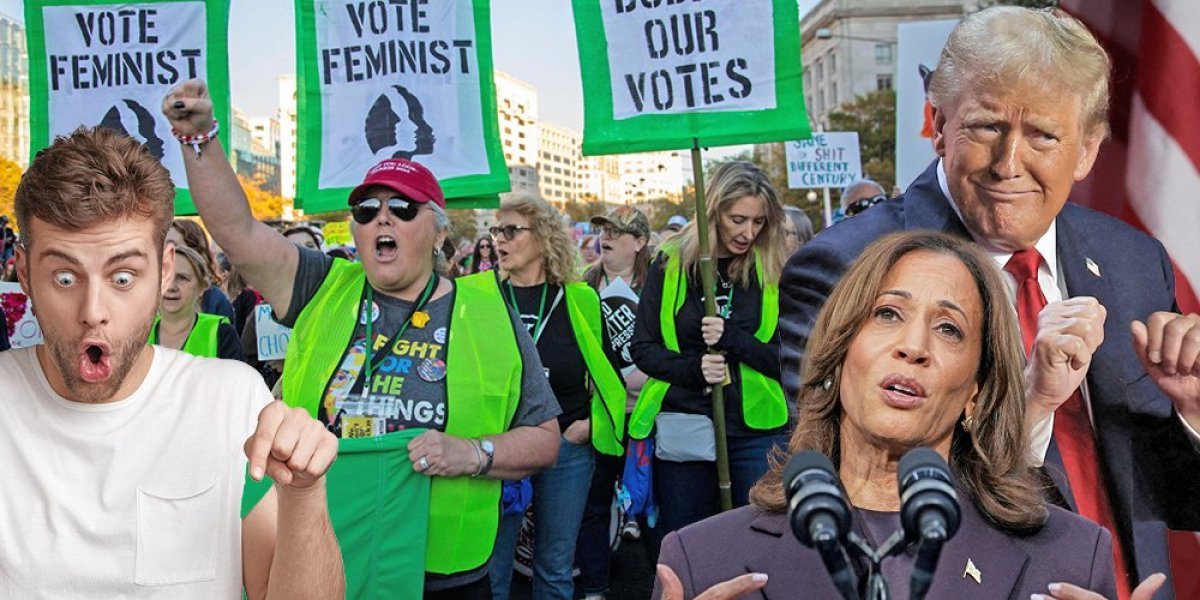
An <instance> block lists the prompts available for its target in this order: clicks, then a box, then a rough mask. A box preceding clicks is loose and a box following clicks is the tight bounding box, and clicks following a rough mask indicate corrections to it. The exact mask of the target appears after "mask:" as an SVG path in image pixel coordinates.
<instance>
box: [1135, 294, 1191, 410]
mask: <svg viewBox="0 0 1200 600" xmlns="http://www.w3.org/2000/svg"><path fill="white" fill-rule="evenodd" d="M1130 329H1131V330H1132V333H1133V349H1134V351H1135V352H1136V353H1137V356H1138V359H1139V360H1141V361H1142V366H1143V367H1145V368H1146V373H1148V374H1149V375H1150V378H1151V379H1153V380H1154V383H1156V384H1158V387H1159V389H1161V390H1162V391H1163V393H1164V394H1166V395H1167V397H1169V398H1170V399H1171V401H1172V402H1174V403H1175V410H1177V411H1179V414H1180V415H1181V416H1183V418H1184V419H1187V421H1188V423H1190V424H1191V425H1192V428H1193V429H1200V315H1181V314H1176V313H1170V312H1156V313H1154V314H1152V315H1150V318H1149V319H1146V322H1145V323H1142V322H1141V321H1134V322H1133V323H1132V324H1131V325H1130Z"/></svg>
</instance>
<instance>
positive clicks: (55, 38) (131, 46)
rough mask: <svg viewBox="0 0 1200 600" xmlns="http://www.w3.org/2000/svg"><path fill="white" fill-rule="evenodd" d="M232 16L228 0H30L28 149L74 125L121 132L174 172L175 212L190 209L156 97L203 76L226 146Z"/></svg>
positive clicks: (175, 152) (33, 151)
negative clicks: (103, 0)
mask: <svg viewBox="0 0 1200 600" xmlns="http://www.w3.org/2000/svg"><path fill="white" fill-rule="evenodd" d="M228 22H229V5H228V2H227V1H226V0H143V1H142V2H138V3H132V4H131V3H124V2H112V3H105V2H96V1H80V0H26V2H25V24H26V35H27V42H26V43H27V47H28V52H29V112H30V127H29V134H30V148H29V150H30V157H32V156H34V155H36V154H37V152H38V151H39V150H41V149H42V148H45V147H46V146H49V145H50V144H51V143H52V142H53V141H54V138H55V137H56V136H61V135H67V134H70V133H71V132H72V131H74V130H75V129H77V128H78V127H80V126H88V127H91V126H95V125H103V126H105V127H109V128H112V129H115V130H117V131H121V132H123V133H126V134H128V135H130V136H132V137H133V138H134V139H136V140H138V141H140V142H142V143H143V144H145V146H146V150H148V151H149V152H150V154H152V155H154V156H155V157H156V158H158V159H160V160H161V161H162V163H163V166H165V167H166V168H167V170H168V171H170V172H171V180H172V181H174V182H175V185H176V186H177V187H176V196H175V212H176V214H196V208H195V205H194V204H192V200H191V195H190V194H189V193H188V191H187V176H186V173H185V172H184V169H183V158H184V154H183V153H182V152H181V151H180V146H179V143H178V142H177V141H175V138H174V137H173V136H172V134H171V125H170V123H169V122H168V121H167V118H166V117H165V116H164V115H163V113H162V108H161V107H162V100H163V97H164V96H166V94H167V92H168V91H169V90H170V89H171V88H172V87H174V86H175V85H176V84H179V83H182V82H184V81H187V80H188V79H193V78H202V79H204V80H205V81H206V82H207V84H208V88H209V93H210V94H211V96H212V99H213V110H214V114H215V115H216V117H217V120H218V121H219V122H220V123H221V125H222V126H223V127H222V131H221V133H220V137H221V139H222V142H223V143H225V145H226V147H228V143H227V142H228V137H227V135H228V133H227V132H228V131H230V129H231V128H232V123H230V122H229V60H228V44H227V37H226V35H227V30H228Z"/></svg>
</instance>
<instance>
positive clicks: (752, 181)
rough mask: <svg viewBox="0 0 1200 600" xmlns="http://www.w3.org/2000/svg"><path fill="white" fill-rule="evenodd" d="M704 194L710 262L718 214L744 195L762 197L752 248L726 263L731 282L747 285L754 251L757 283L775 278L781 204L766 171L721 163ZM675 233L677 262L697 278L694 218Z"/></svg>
mask: <svg viewBox="0 0 1200 600" xmlns="http://www.w3.org/2000/svg"><path fill="white" fill-rule="evenodd" d="M704 196H705V204H706V205H707V207H706V209H705V212H706V214H707V215H708V239H709V254H710V256H711V257H712V260H713V262H716V260H717V255H718V252H719V247H720V244H721V241H720V239H719V237H718V234H717V221H718V220H720V218H721V215H722V214H723V213H725V212H726V211H728V210H729V209H730V207H731V206H732V205H733V204H734V203H735V202H737V201H738V200H741V199H742V198H745V197H746V196H754V197H755V198H758V199H760V200H762V202H763V209H764V211H765V212H766V215H767V223H766V225H764V226H763V228H762V230H761V231H759V232H758V236H757V237H755V238H754V245H753V246H752V247H751V250H752V252H747V253H745V254H742V255H740V256H735V257H734V258H733V261H732V262H731V264H730V267H729V277H730V279H731V280H732V282H733V283H734V284H736V285H739V286H742V287H749V286H750V283H751V282H752V281H753V279H754V278H753V274H754V255H755V254H758V256H760V257H762V263H763V281H759V282H758V285H759V286H762V287H766V285H767V284H769V283H776V282H778V281H779V273H780V271H782V270H783V263H784V261H785V260H786V259H787V257H786V256H784V250H783V238H784V235H786V233H785V231H784V229H783V222H784V214H783V204H781V203H780V201H779V192H778V191H776V189H775V186H773V185H771V182H770V180H768V179H767V174H766V173H764V172H763V171H762V169H759V168H758V167H757V166H755V165H754V164H753V163H749V162H745V161H730V162H726V163H722V164H721V165H720V166H718V167H717V168H716V170H714V171H713V173H712V176H711V177H710V179H709V182H708V189H707V190H706V191H705V194H704ZM677 237H678V240H679V241H678V243H679V257H680V262H681V263H682V265H683V268H684V271H685V272H686V273H688V275H689V276H691V277H694V278H697V279H696V280H698V278H699V277H700V235H699V232H698V231H697V229H696V222H695V221H693V222H691V223H688V225H687V226H686V227H684V228H683V230H682V231H680V232H679V235H678V236H677ZM672 241H674V240H672Z"/></svg>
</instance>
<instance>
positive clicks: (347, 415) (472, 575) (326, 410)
mask: <svg viewBox="0 0 1200 600" xmlns="http://www.w3.org/2000/svg"><path fill="white" fill-rule="evenodd" d="M298 250H299V252H300V262H299V264H298V265H297V267H296V281H295V283H294V284H293V286H292V304H291V306H289V307H288V311H287V314H286V315H284V317H283V319H280V320H279V322H280V323H281V324H283V325H285V326H287V327H294V326H295V324H296V319H298V318H299V317H300V312H301V311H302V310H304V307H305V306H306V305H307V304H308V302H309V301H310V300H312V297H313V296H315V295H316V293H317V290H318V289H319V288H320V287H321V283H323V282H324V281H325V276H326V275H327V274H328V273H329V269H330V267H331V265H332V264H333V259H332V258H329V257H328V256H325V255H324V254H322V253H320V252H317V251H315V250H308V249H305V248H298ZM371 295H372V300H373V303H372V304H373V306H372V307H371V313H370V314H371V319H372V320H371V337H373V338H374V339H375V343H374V345H373V346H372V348H373V350H372V352H371V355H372V356H373V357H378V356H382V358H379V359H377V360H378V362H377V363H376V362H375V361H374V360H373V361H372V362H373V363H375V364H376V365H377V366H376V367H375V369H374V370H373V373H372V375H371V382H370V385H369V386H368V388H367V393H366V394H363V391H362V390H363V385H364V381H365V379H366V378H365V377H363V367H364V366H365V364H366V350H365V348H366V346H365V343H364V340H366V337H367V335H366V334H367V328H366V323H367V321H366V311H365V310H362V309H361V308H360V310H359V313H358V325H356V326H355V328H354V334H353V335H351V336H350V344H349V345H348V346H347V348H346V352H345V353H344V354H343V355H342V362H341V363H340V364H339V365H338V368H337V370H336V371H335V372H334V375H333V377H332V378H331V379H330V381H329V384H328V385H327V386H326V388H325V393H324V394H323V395H322V397H321V402H320V405H319V408H318V411H317V413H318V414H317V416H318V417H319V418H320V419H321V422H323V423H325V426H326V427H327V428H328V429H329V430H330V431H331V432H333V433H334V435H337V436H338V437H369V436H373V435H383V434H385V433H390V432H393V431H400V430H401V429H405V428H408V427H425V428H429V429H436V430H438V431H445V429H446V414H447V406H446V373H448V372H449V370H450V369H453V368H454V366H453V365H450V364H447V363H446V357H447V351H446V343H447V341H448V340H449V335H448V332H447V327H448V325H449V322H450V309H451V307H453V306H454V292H451V293H449V294H446V295H445V296H442V297H441V298H438V299H436V300H433V301H431V302H429V303H428V304H426V306H425V307H424V309H423V310H422V311H420V312H423V313H426V315H427V320H426V317H419V318H414V319H413V320H412V323H411V324H410V325H409V326H408V327H407V328H406V329H405V331H404V333H403V335H401V336H400V339H399V340H398V341H396V342H394V343H393V342H392V340H391V339H390V338H392V337H394V336H395V334H396V332H397V331H399V329H400V327H401V325H402V324H403V323H404V321H405V320H406V319H408V318H409V314H410V313H412V311H413V304H414V303H413V302H407V301H405V300H400V299H399V298H393V297H391V296H388V295H386V294H381V293H379V292H378V291H374V290H372V294H371ZM365 304H366V298H363V305H365ZM509 318H510V319H511V321H512V325H513V331H515V332H516V336H517V348H518V349H519V350H520V352H521V362H522V365H523V372H522V373H521V398H520V400H519V401H518V402H517V411H516V414H514V415H513V422H512V425H511V427H520V426H531V427H533V426H537V425H540V424H542V423H545V422H546V421H549V420H551V419H554V418H556V417H557V416H558V415H559V413H560V412H562V411H561V409H560V408H559V406H558V401H557V400H556V399H555V398H554V392H553V391H552V390H551V388H550V381H549V380H548V379H547V378H546V375H545V371H544V370H543V369H542V361H541V359H540V358H539V357H538V351H537V347H536V346H534V345H533V339H532V338H530V337H529V333H528V331H526V329H525V326H524V325H521V326H519V327H518V326H517V325H518V323H519V321H518V320H517V317H516V315H515V314H513V312H512V311H511V310H510V311H509ZM285 368H286V366H285ZM450 409H451V410H452V409H453V407H450ZM489 562H490V561H489ZM487 571H488V563H484V564H483V565H482V566H480V567H479V568H476V569H471V570H470V571H464V572H461V573H454V574H450V575H439V574H436V573H426V574H425V589H426V590H427V591H438V590H445V589H451V588H456V587H459V586H462V585H466V584H469V583H472V582H474V581H478V580H479V579H482V578H483V577H484V576H485V575H487Z"/></svg>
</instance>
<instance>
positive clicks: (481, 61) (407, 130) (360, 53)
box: [296, 0, 509, 214]
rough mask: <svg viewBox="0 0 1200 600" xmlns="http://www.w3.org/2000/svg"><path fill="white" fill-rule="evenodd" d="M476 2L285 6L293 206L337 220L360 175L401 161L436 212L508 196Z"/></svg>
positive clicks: (481, 11) (487, 36)
mask: <svg viewBox="0 0 1200 600" xmlns="http://www.w3.org/2000/svg"><path fill="white" fill-rule="evenodd" d="M490 10H491V9H490V6H489V2H488V0H452V1H450V0H448V1H444V2H436V3H433V2H431V3H418V2H406V3H399V2H384V1H381V0H370V1H365V0H350V1H347V0H337V1H333V0H296V16H297V19H296V46H297V64H298V65H299V66H300V72H299V73H298V77H297V82H296V84H297V92H296V101H297V120H298V122H299V127H298V132H297V136H298V137H299V140H298V142H297V143H298V148H297V150H298V161H297V185H296V206H297V207H300V208H303V209H304V211H305V212H306V213H309V214H315V213H320V212H327V211H331V210H344V209H345V208H346V197H347V196H348V195H349V193H350V190H351V189H353V188H354V187H355V186H356V185H358V184H359V183H360V182H361V181H362V179H363V176H364V175H365V174H366V172H367V170H368V169H370V168H371V167H372V166H374V165H375V164H376V163H378V162H379V161H381V160H383V159H385V158H393V157H394V158H408V159H412V160H415V161H417V162H420V163H421V164H423V165H425V166H426V167H428V168H429V170H431V171H433V174H434V175H435V176H437V177H438V180H439V181H440V182H441V185H442V190H443V192H444V193H445V196H446V199H447V208H483V207H493V208H494V207H495V206H497V205H498V196H497V194H500V193H503V192H507V191H508V190H509V181H508V169H507V167H506V166H505V164H504V155H503V152H502V151H501V149H500V132H499V127H498V125H497V122H496V89H495V83H494V81H493V78H492V40H491V13H490Z"/></svg>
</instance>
